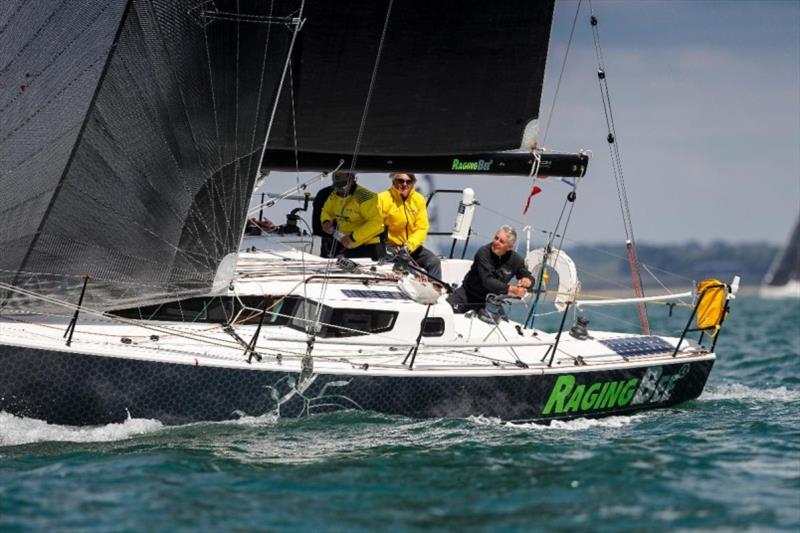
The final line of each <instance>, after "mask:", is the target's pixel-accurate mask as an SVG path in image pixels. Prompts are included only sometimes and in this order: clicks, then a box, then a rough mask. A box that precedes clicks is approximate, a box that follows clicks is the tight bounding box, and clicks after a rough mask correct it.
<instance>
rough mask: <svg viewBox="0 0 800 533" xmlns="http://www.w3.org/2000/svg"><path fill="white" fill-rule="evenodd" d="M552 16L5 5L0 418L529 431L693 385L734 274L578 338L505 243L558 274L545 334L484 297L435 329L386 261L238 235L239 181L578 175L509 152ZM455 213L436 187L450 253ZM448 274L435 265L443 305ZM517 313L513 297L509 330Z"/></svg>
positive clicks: (279, 5)
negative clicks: (345, 422) (662, 308)
mask: <svg viewBox="0 0 800 533" xmlns="http://www.w3.org/2000/svg"><path fill="white" fill-rule="evenodd" d="M553 8H554V3H553V2H552V1H542V2H534V3H531V2H527V1H521V0H512V1H508V2H502V3H496V4H486V3H484V2H477V1H469V2H460V3H459V4H458V8H457V9H454V8H453V6H452V5H451V4H449V3H430V2H422V1H420V0H408V1H402V2H401V1H397V2H393V1H389V2H375V1H367V0H354V1H350V2H327V1H322V0H317V1H312V0H276V1H275V2H256V1H242V0H239V1H233V0H178V1H175V0H170V1H165V0H107V1H104V2H96V3H90V4H89V5H76V4H70V3H66V4H63V5H58V6H56V5H49V4H44V3H38V2H25V1H23V0H19V1H17V2H11V3H10V4H9V9H6V10H4V11H3V13H2V15H0V16H2V17H3V19H2V20H0V24H2V25H3V27H4V28H5V29H4V31H3V33H2V37H0V40H2V46H0V50H2V51H3V52H2V61H0V64H2V65H4V66H2V67H1V68H2V69H3V72H4V79H8V80H13V82H12V84H11V85H9V86H7V87H6V89H8V90H4V91H2V93H1V94H0V109H2V113H3V122H2V125H0V154H2V168H1V169H0V172H1V173H0V187H1V188H2V190H4V191H8V193H7V194H4V195H3V197H2V198H0V247H2V250H3V253H2V256H0V368H2V371H0V410H3V411H6V412H9V413H12V414H14V415H18V416H26V417H33V418H39V419H42V420H46V421H48V422H52V423H59V424H74V425H92V424H105V423H110V422H119V421H121V420H124V419H126V418H128V417H134V418H151V419H157V420H160V421H162V422H164V423H167V424H180V423H187V422H192V421H198V420H225V419H231V418H236V417H240V416H245V415H250V416H258V415H262V414H265V413H278V414H279V415H281V416H301V415H307V414H313V413H320V412H327V411H331V410H338V409H362V410H371V411H376V412H381V413H388V414H396V415H405V416H415V417H441V416H470V415H483V416H489V417H497V418H500V419H503V420H514V421H522V420H525V421H528V420H533V421H543V422H547V421H550V420H555V419H570V418H576V417H587V416H588V417H593V416H607V415H612V414H625V413H631V412H635V411H638V410H642V409H650V408H659V407H667V406H671V405H675V404H677V403H680V402H682V401H686V400H690V399H693V398H696V397H697V396H699V395H700V394H701V392H702V390H703V387H704V385H705V383H706V380H707V378H708V375H709V373H710V371H711V368H712V366H713V364H714V361H715V360H716V355H715V353H714V348H715V345H716V340H717V338H718V335H719V332H720V328H721V325H722V322H723V320H724V318H725V316H726V314H727V311H728V308H729V302H730V301H731V299H732V298H733V296H734V295H735V289H736V283H732V284H731V285H728V284H726V283H720V282H717V281H713V282H710V283H707V284H705V285H703V286H701V287H698V288H697V289H696V290H695V291H694V292H687V293H685V294H682V295H667V296H664V297H658V296H651V297H648V298H645V297H640V298H638V299H636V300H635V301H636V302H638V303H641V302H644V301H648V300H652V301H655V300H658V299H659V298H660V299H673V300H674V299H676V298H680V297H683V298H686V299H688V300H690V301H692V305H691V307H692V319H691V320H694V318H695V315H696V316H697V323H696V324H693V323H692V322H691V320H690V322H689V323H687V324H686V326H685V327H684V329H683V333H682V335H681V336H680V337H669V336H659V335H651V334H649V333H645V334H642V335H634V334H629V333H620V332H608V331H594V330H588V329H587V328H586V322H585V321H580V320H577V317H576V316H575V310H576V309H584V308H587V307H589V306H591V305H593V304H597V303H598V302H590V301H588V300H582V299H581V295H580V286H579V283H578V282H577V278H576V276H574V272H573V271H574V265H572V266H570V265H571V261H570V260H569V258H568V257H567V255H566V254H565V253H563V252H560V251H559V250H557V249H555V248H554V247H552V246H548V247H546V248H545V249H542V250H538V251H537V250H531V251H530V253H529V254H528V257H527V258H528V260H529V262H530V266H531V267H532V268H533V269H534V271H536V272H537V273H538V274H539V275H540V277H541V273H543V272H545V271H550V270H552V271H555V272H556V274H558V277H559V289H558V291H557V292H558V294H557V297H556V298H555V304H556V309H557V310H558V311H559V312H560V313H561V326H560V328H559V329H557V330H555V331H551V332H546V331H541V330H539V329H536V328H534V327H532V322H531V321H525V322H515V321H513V320H510V319H508V318H507V315H506V314H505V313H503V312H502V310H503V308H505V307H507V306H509V305H512V303H513V302H509V301H506V300H503V299H496V300H495V301H493V302H488V303H490V304H492V308H493V309H494V312H489V313H483V314H479V313H471V314H470V313H468V314H462V315H458V314H454V313H453V310H452V309H451V308H450V306H449V305H448V304H447V303H446V301H445V296H446V294H445V293H443V294H440V293H439V292H438V291H437V290H435V289H434V288H433V284H432V283H431V282H430V280H426V279H425V278H424V276H421V275H419V274H420V273H419V272H414V271H413V269H412V268H410V265H407V264H406V265H399V266H398V263H397V262H377V263H375V262H371V261H366V260H354V261H351V262H339V261H336V260H334V259H333V258H327V257H320V256H315V255H314V254H313V253H312V248H307V247H306V246H305V244H303V243H302V241H303V239H298V238H297V235H283V236H279V235H266V236H262V237H259V238H260V239H262V240H260V241H248V240H247V239H245V240H244V241H243V240H242V232H243V228H244V227H245V221H246V218H247V217H248V203H249V199H250V195H251V192H252V191H253V190H254V185H255V183H256V179H257V178H258V177H259V176H260V175H261V171H262V169H266V170H292V171H298V172H300V171H303V172H318V175H319V176H320V177H321V179H324V178H325V177H326V176H329V175H330V173H331V172H333V171H335V170H337V169H347V170H350V171H357V172H393V171H416V172H419V173H426V172H427V173H436V174H443V175H445V174H449V175H450V176H451V179H452V180H453V183H455V184H457V183H458V179H459V178H458V176H459V174H462V175H463V174H480V175H485V176H486V178H487V179H491V177H492V176H495V175H510V176H520V178H521V179H528V180H530V179H532V178H538V177H545V176H554V177H563V178H568V179H571V180H573V182H572V183H578V182H579V180H581V179H583V178H584V176H585V174H586V171H587V168H588V163H589V157H588V155H587V154H586V153H583V152H576V153H555V152H551V151H545V150H543V149H541V148H540V147H538V143H537V140H536V132H537V130H538V117H539V103H540V98H541V90H542V83H543V77H544V70H545V63H546V58H547V48H548V41H549V32H550V27H551V22H552V16H553ZM268 179H269V178H268V177H267V180H268ZM267 183H268V182H267ZM473 206H474V199H471V198H470V192H469V191H464V196H463V197H462V204H461V206H460V212H461V219H460V222H459V223H458V224H457V225H456V226H457V227H456V229H455V230H454V232H453V236H454V246H455V241H458V240H463V241H466V239H467V238H468V236H469V226H470V224H469V221H468V220H466V221H465V218H467V217H468V216H471V215H469V213H471V209H470V208H471V207H473ZM292 240H293V241H294V242H295V244H294V245H293V244H292V242H290V241H292ZM298 240H299V241H300V244H299V245H297V241H298ZM240 245H241V246H242V249H243V251H240V250H239V248H240ZM466 268H468V261H464V260H460V259H455V258H448V259H446V260H444V261H443V272H444V280H442V281H444V282H445V283H444V287H445V289H448V288H449V287H450V284H451V283H458V282H460V280H461V278H462V277H463V274H464V272H465V271H466ZM542 290H544V288H542ZM445 292H446V291H445ZM537 294H539V293H537ZM531 298H535V295H531V296H530V297H529V298H528V300H527V303H526V302H522V303H514V305H528V306H529V307H528V308H529V309H531V313H532V311H533V309H534V307H533V305H532V303H531ZM604 303H605V304H607V305H608V304H615V303H630V302H629V301H626V302H621V301H610V302H608V301H607V302H604ZM487 308H488V306H487ZM529 316H533V315H532V314H530V315H529ZM571 318H573V319H576V320H575V323H574V324H573V323H572V320H570V321H569V322H568V319H571ZM698 332H699V333H700V337H699V338H698V339H694V338H690V336H693V335H694V334H695V333H698ZM704 336H705V337H704ZM704 340H705V342H704Z"/></svg>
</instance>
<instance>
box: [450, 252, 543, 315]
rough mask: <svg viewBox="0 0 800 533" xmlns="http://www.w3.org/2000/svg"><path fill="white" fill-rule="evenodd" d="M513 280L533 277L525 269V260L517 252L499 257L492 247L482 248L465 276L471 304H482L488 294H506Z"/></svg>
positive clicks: (532, 280) (465, 286)
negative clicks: (509, 283)
mask: <svg viewBox="0 0 800 533" xmlns="http://www.w3.org/2000/svg"><path fill="white" fill-rule="evenodd" d="M511 278H517V279H522V278H529V279H530V280H531V286H532V285H533V283H534V279H533V275H532V274H531V273H530V271H529V270H528V269H527V268H525V260H524V259H522V256H521V255H519V254H518V253H517V252H515V251H513V250H512V251H510V252H508V253H506V254H505V255H503V256H501V257H498V256H496V255H494V254H493V253H492V245H491V244H486V245H484V246H481V247H480V249H479V250H478V252H477V253H476V254H475V259H473V261H472V267H471V268H470V269H469V272H467V275H466V276H464V290H465V291H466V293H467V296H468V297H469V301H470V302H471V303H482V302H484V301H485V300H486V295H487V294H490V293H491V294H506V293H507V292H508V282H509V281H511Z"/></svg>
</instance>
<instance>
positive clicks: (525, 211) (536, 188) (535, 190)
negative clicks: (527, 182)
mask: <svg viewBox="0 0 800 533" xmlns="http://www.w3.org/2000/svg"><path fill="white" fill-rule="evenodd" d="M540 192H542V189H541V188H540V187H539V186H537V185H534V186H533V188H532V189H531V193H530V194H529V195H528V201H527V202H525V209H523V210H522V214H523V215H526V214H528V208H529V207H530V206H531V198H533V197H534V196H536V195H537V194H539V193H540Z"/></svg>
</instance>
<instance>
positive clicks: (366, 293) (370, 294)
mask: <svg viewBox="0 0 800 533" xmlns="http://www.w3.org/2000/svg"><path fill="white" fill-rule="evenodd" d="M342 294H344V295H345V296H349V297H350V298H374V299H376V300H409V299H410V298H409V297H408V296H406V295H405V294H403V293H401V292H398V291H372V290H367V289H342Z"/></svg>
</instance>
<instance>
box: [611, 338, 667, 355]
mask: <svg viewBox="0 0 800 533" xmlns="http://www.w3.org/2000/svg"><path fill="white" fill-rule="evenodd" d="M600 343H601V344H604V345H605V346H608V347H609V348H611V349H612V350H614V351H615V352H617V353H618V354H620V355H624V356H631V355H649V354H654V353H663V352H669V351H672V350H673V346H670V345H669V344H668V343H667V342H666V341H664V339H662V338H661V337H652V336H651V337H624V338H621V339H606V340H601V341H600Z"/></svg>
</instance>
